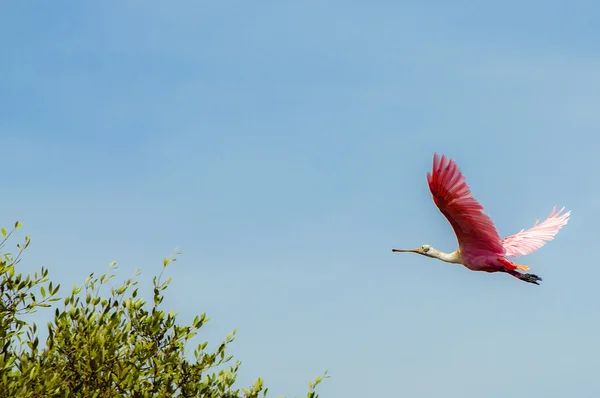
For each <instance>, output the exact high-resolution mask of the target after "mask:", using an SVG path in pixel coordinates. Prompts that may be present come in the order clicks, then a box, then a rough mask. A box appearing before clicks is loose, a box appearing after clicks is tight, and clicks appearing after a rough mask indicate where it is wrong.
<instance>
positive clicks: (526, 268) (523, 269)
mask: <svg viewBox="0 0 600 398" xmlns="http://www.w3.org/2000/svg"><path fill="white" fill-rule="evenodd" d="M514 266H515V267H517V269H518V270H521V271H525V272H527V271H529V267H528V266H526V265H522V264H514Z"/></svg>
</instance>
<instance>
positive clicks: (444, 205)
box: [427, 153, 504, 255]
mask: <svg viewBox="0 0 600 398" xmlns="http://www.w3.org/2000/svg"><path fill="white" fill-rule="evenodd" d="M427 182H428V183H429V190H430V191H431V194H432V195H433V201H434V202H435V204H436V205H437V207H438V208H439V209H440V211H441V212H442V214H443V215H444V216H446V218H447V219H448V221H449V222H450V224H451V225H452V228H453V229H454V232H455V233H456V238H457V239H458V244H459V246H460V248H461V250H462V251H463V252H465V251H469V252H471V253H473V251H482V252H487V253H490V252H491V253H494V254H500V255H503V254H504V247H503V246H502V239H501V238H500V236H499V235H498V231H497V230H496V227H495V226H494V222H493V221H492V220H491V219H490V217H489V216H488V215H486V214H485V213H484V212H483V206H481V204H479V202H478V201H477V200H475V198H473V195H472V194H471V190H470V189H469V186H468V185H467V182H466V180H465V177H464V176H463V175H462V173H461V172H460V170H459V168H458V166H457V165H456V163H455V162H454V160H452V159H450V160H447V159H446V156H445V155H443V156H442V157H441V159H440V157H439V155H438V154H437V153H436V154H434V156H433V170H432V172H431V173H427Z"/></svg>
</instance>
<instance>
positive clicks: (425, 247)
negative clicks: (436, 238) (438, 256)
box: [421, 245, 431, 253]
mask: <svg viewBox="0 0 600 398" xmlns="http://www.w3.org/2000/svg"><path fill="white" fill-rule="evenodd" d="M430 248H431V246H429V245H423V246H421V250H422V251H423V253H427V252H428V251H429V249H430Z"/></svg>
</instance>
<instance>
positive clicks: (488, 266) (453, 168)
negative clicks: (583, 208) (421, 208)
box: [392, 153, 571, 285]
mask: <svg viewBox="0 0 600 398" xmlns="http://www.w3.org/2000/svg"><path fill="white" fill-rule="evenodd" d="M427 183H428V184H429V190H430V191H431V194H432V195H433V201H434V203H435V204H436V206H437V207H438V208H439V209H440V211H441V212H442V214H443V215H444V216H446V218H447V219H448V221H449V222H450V225H452V228H453V229H454V233H455V234H456V238H457V240H458V249H456V251H454V252H453V253H443V252H440V251H439V250H436V249H434V248H433V247H431V246H430V245H423V246H421V247H419V248H417V249H392V251H393V252H410V253H417V254H421V255H423V256H427V257H432V258H437V259H438V260H442V261H445V262H447V263H454V264H462V265H464V266H465V267H466V268H468V269H470V270H472V271H485V272H506V273H507V274H510V275H512V276H514V277H516V278H519V279H520V280H522V281H525V282H529V283H535V284H536V285H539V283H538V282H539V281H541V280H542V278H540V277H539V276H537V275H534V274H526V273H521V272H519V270H520V271H525V272H527V271H529V267H528V266H526V265H521V264H515V263H513V262H512V261H511V260H509V259H508V258H507V256H512V257H519V256H523V255H526V254H529V253H531V252H533V251H535V250H537V249H539V248H540V247H542V246H544V244H545V243H546V242H547V241H550V240H552V239H553V238H554V236H555V235H556V234H557V233H558V230H559V229H561V228H562V227H563V226H564V225H566V224H567V222H568V220H569V216H570V215H571V212H570V211H568V212H566V213H564V214H561V213H562V211H563V210H564V207H563V208H562V209H561V210H560V211H558V212H556V206H555V207H554V209H552V213H550V216H549V217H548V218H547V219H546V220H544V221H543V222H542V223H539V224H538V222H539V220H538V221H536V223H535V225H534V226H533V227H531V228H529V229H528V230H521V231H520V232H518V233H516V234H514V235H511V236H509V237H507V238H504V239H502V238H500V235H498V231H497V230H496V227H495V226H494V222H493V221H492V220H491V219H490V217H488V216H487V215H486V214H485V213H484V212H483V206H481V205H480V204H479V202H478V201H477V200H475V198H473V195H472V194H471V190H470V189H469V186H468V185H467V182H466V180H465V177H464V176H463V175H462V173H461V172H460V170H459V168H458V166H457V165H456V163H455V162H454V160H452V159H450V160H447V159H446V156H442V157H441V159H440V157H439V156H438V154H437V153H436V154H435V155H434V156H433V170H432V172H431V174H430V173H427Z"/></svg>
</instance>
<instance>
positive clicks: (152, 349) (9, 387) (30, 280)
mask: <svg viewBox="0 0 600 398" xmlns="http://www.w3.org/2000/svg"><path fill="white" fill-rule="evenodd" d="M20 227H21V224H19V223H16V224H15V225H14V228H13V229H12V231H11V232H10V233H8V232H7V231H6V230H5V229H4V228H2V230H1V233H2V239H3V240H2V242H1V243H0V253H4V254H1V255H0V256H1V259H0V295H1V298H0V345H1V347H2V348H1V351H0V396H2V397H94V398H107V397H140V398H141V397H144V398H146V397H215V398H216V397H219V398H221V397H222V398H234V397H235V398H238V397H258V396H266V395H267V390H268V389H266V388H265V387H264V386H263V381H262V379H260V378H259V379H258V380H256V382H255V383H254V384H253V385H252V386H249V387H247V388H240V389H238V388H235V387H234V383H235V380H236V377H237V374H238V370H239V368H240V362H239V361H235V363H232V356H231V355H229V354H228V353H227V345H228V344H229V343H231V342H232V341H233V339H234V336H235V330H234V331H233V333H231V334H230V335H228V336H227V337H226V338H225V340H224V341H222V342H221V344H220V345H218V347H217V348H216V349H215V350H207V345H208V342H203V343H200V344H198V345H197V346H196V347H195V349H194V350H193V359H189V358H188V356H189V355H188V353H189V350H190V349H189V348H188V347H187V343H189V342H190V340H191V339H192V338H193V337H194V336H196V335H197V333H198V331H199V330H200V329H201V328H202V326H203V325H204V324H205V323H206V322H208V321H209V318H207V317H206V314H205V313H203V314H199V315H198V316H196V317H195V319H194V320H193V321H192V323H191V324H189V325H181V324H178V323H177V314H175V313H173V312H172V311H169V312H166V311H165V310H164V309H161V303H162V301H163V298H164V292H165V290H166V289H167V288H168V286H169V283H170V278H169V279H167V280H166V281H162V275H163V272H164V271H165V269H166V268H167V267H168V266H169V264H171V263H172V262H173V261H175V259H176V258H175V257H174V256H171V257H170V258H165V259H164V262H163V269H162V272H161V273H160V275H158V276H155V277H154V278H153V286H154V289H153V298H152V303H151V304H150V305H148V304H147V303H146V301H145V300H144V299H143V298H141V297H139V291H138V286H137V284H138V282H137V281H136V280H135V277H136V276H137V275H138V274H139V271H138V273H136V275H134V277H132V278H130V279H127V280H126V281H125V282H124V283H122V284H121V285H120V286H117V287H110V295H107V297H104V296H103V295H102V294H101V288H102V287H105V289H108V285H109V281H110V280H111V279H113V278H114V276H115V274H114V270H115V268H116V266H115V264H114V263H113V264H111V267H110V268H109V271H108V272H107V273H105V274H102V275H100V276H96V275H94V274H91V275H90V276H89V277H88V278H87V279H86V280H85V282H84V284H83V285H82V286H75V287H74V288H73V289H72V290H71V293H70V294H69V295H67V296H66V297H64V298H60V297H59V296H58V294H59V288H60V285H58V284H57V285H55V284H54V283H53V282H52V281H51V280H50V277H49V276H48V275H49V274H48V270H47V269H44V268H42V269H41V271H40V272H37V271H36V272H34V274H33V275H32V276H31V275H26V276H24V275H22V274H21V273H19V272H17V265H18V264H19V262H20V260H21V255H22V253H23V252H24V250H25V249H27V247H28V246H29V243H30V239H29V238H28V237H25V241H24V243H23V244H18V245H17V252H16V254H14V255H13V254H12V253H6V252H5V246H6V244H7V242H8V240H9V238H10V237H11V235H12V234H13V233H14V231H15V230H16V229H18V228H20ZM175 254H177V253H175ZM60 301H62V308H61V304H60ZM53 303H55V304H53ZM52 307H55V311H54V319H53V320H52V321H51V322H49V323H48V336H47V338H46V339H45V342H44V343H40V340H39V336H38V330H37V325H36V324H35V323H34V322H31V321H26V320H25V318H27V317H28V316H30V315H31V314H33V313H35V312H36V311H38V310H40V309H47V310H49V311H52V309H51V308H52ZM48 308H50V309H48ZM326 377H328V376H327V373H325V375H324V376H323V377H318V378H317V379H316V380H315V381H314V382H309V392H308V394H307V397H308V398H317V397H318V395H317V394H316V392H315V387H316V386H317V385H318V384H319V383H320V382H321V381H322V380H323V378H326Z"/></svg>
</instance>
